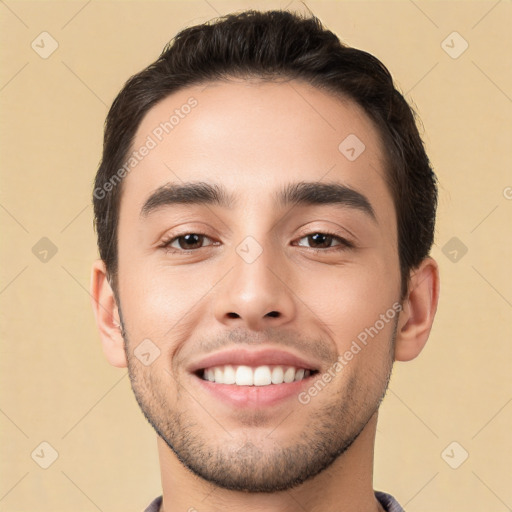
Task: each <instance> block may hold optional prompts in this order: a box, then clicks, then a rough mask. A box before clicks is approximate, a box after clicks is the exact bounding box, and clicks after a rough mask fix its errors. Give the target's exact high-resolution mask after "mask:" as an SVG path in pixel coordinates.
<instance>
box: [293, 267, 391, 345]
mask: <svg viewBox="0 0 512 512" xmlns="http://www.w3.org/2000/svg"><path fill="white" fill-rule="evenodd" d="M383 267H384V266H383V265H382V264H381V265H378V264H377V263H376V264H375V265H373V266H364V267H363V266H357V267H356V266H354V267H352V268H350V269H349V268H343V269H336V268H330V269H328V270H327V272H326V274H325V275H322V274H321V273H316V274H314V275H312V274H311V275H310V276H309V277H305V278H303V279H302V285H301V287H302V290H303V292H302V293H301V294H298V295H299V296H300V298H301V299H302V300H303V302H304V304H305V305H306V306H307V307H308V308H309V309H310V311H312V312H313V313H314V315H315V317H316V318H317V319H318V320H320V321H321V322H322V323H323V324H324V327H325V332H326V335H327V336H329V337H331V338H334V339H335V340H336V345H337V350H338V353H342V352H344V351H345V350H347V349H348V347H350V345H351V343H352V341H354V340H357V339H359V340H360V341H361V340H362V341H363V342H364V341H365V335H366V338H367V340H373V339H375V340H383V341H384V340H389V339H390V336H391V334H392V327H393V322H394V319H395V317H396V315H397V313H396V310H395V309H393V304H395V302H396V301H397V300H398V290H399V287H398V283H395V280H393V281H390V278H389V272H390V270H389V269H387V273H388V277H387V278H386V277H384V275H385V274H384V268H383ZM396 307H397V305H396V304H395V308H396ZM368 332H371V333H372V336H370V335H369V334H368ZM383 344H384V345H385V347H386V348H387V346H388V343H387V342H386V343H380V345H383ZM375 349H376V350H379V352H380V349H379V348H377V347H376V348H375Z"/></svg>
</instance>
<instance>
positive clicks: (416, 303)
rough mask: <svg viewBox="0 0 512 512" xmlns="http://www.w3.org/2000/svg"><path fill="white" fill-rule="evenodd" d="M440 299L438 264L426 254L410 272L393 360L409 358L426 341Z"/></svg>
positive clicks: (412, 357) (414, 355) (420, 349)
mask: <svg viewBox="0 0 512 512" xmlns="http://www.w3.org/2000/svg"><path fill="white" fill-rule="evenodd" d="M438 300H439V268H438V265H437V263H436V261H435V260H434V259H432V258H430V257H428V258H425V259H424V260H423V261H422V262H421V264H420V265H419V267H418V268H417V269H415V270H414V271H412V272H411V275H410V278H409V286H408V290H407V297H406V298H405V299H404V301H403V309H402V311H401V312H400V317H399V320H398V328H397V334H396V342H395V361H410V360H411V359H414V358H415V357H416V356H418V354H419V353H420V352H421V351H422V349H423V347H424V346H425V344H426V343H427V340H428V336H429V334H430V329H431V328H432V323H433V322H434V316H435V314H436V310H437V303H438Z"/></svg>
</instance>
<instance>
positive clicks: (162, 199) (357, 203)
mask: <svg viewBox="0 0 512 512" xmlns="http://www.w3.org/2000/svg"><path fill="white" fill-rule="evenodd" d="M274 200H275V201H276V203H277V205H278V206H280V207H286V206H288V205H299V206H300V205H329V204H333V205H341V206H346V207H349V208H354V209H357V210H360V211H362V212H363V213H365V214H366V215H368V216H369V217H370V218H371V219H372V220H373V221H375V222H377V218H376V216H375V211H374V209H373V207H372V205H371V203H370V201H369V200H368V198H367V197H366V196H364V195H363V194H362V193H361V192H358V191H357V190H354V189H353V188H350V187H347V186H346V185H342V184H341V183H336V182H332V183H319V182H317V181H313V182H304V181H301V182H296V183H289V184H288V185H286V186H285V187H284V188H283V189H282V190H280V191H278V192H277V193H275V194H274ZM236 203H237V201H236V198H235V196H234V195H232V194H230V193H229V192H228V191H227V190H226V189H225V187H224V186H222V185H220V184H211V183H206V182H188V183H182V184H179V183H167V184H165V185H163V186H161V187H159V188H157V189H156V190H155V191H154V192H153V193H152V194H151V195H150V196H149V197H148V198H147V200H146V201H145V203H144V205H143V206H142V209H141V212H140V215H141V217H147V216H148V215H149V214H150V213H152V212H153V211H155V210H158V209H160V208H163V207H165V206H172V205H175V204H197V205H201V204H211V205H217V206H221V207H223V208H228V209H232V208H233V207H234V205H235V204H236Z"/></svg>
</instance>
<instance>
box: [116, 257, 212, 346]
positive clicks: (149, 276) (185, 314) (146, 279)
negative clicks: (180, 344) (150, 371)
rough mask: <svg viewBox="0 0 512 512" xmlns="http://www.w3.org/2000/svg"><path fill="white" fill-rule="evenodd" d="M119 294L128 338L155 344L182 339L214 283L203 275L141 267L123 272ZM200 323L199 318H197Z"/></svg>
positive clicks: (156, 266)
mask: <svg viewBox="0 0 512 512" xmlns="http://www.w3.org/2000/svg"><path fill="white" fill-rule="evenodd" d="M119 275H120V276H122V279H121V280H120V292H121V302H122V310H123V315H124V317H125V323H126V328H127V331H128V334H129V335H130V336H131V337H133V336H137V337H138V338H141V339H142V338H150V339H152V340H153V339H154V340H155V342H158V343H163V342H165V340H169V339H175V338H179V334H178V333H180V332H183V329H186V326H187V325H189V323H190V321H191V318H193V317H194V313H195V312H196V311H197V308H200V307H202V304H203V303H204V301H205V298H206V297H207V296H208V292H209V290H211V289H212V287H213V283H214V282H215V280H212V284H210V279H209V276H208V275H205V274H204V272H200V271H198V270H197V269H195V270H185V269H184V267H177V268H176V269H170V268H169V267H166V268H160V267H159V266H158V264H157V265H147V266H146V265H139V266H138V268H135V266H133V267H132V269H131V270H130V271H126V270H125V271H124V272H123V271H122V270H121V268H120V274H119ZM196 320H197V318H196Z"/></svg>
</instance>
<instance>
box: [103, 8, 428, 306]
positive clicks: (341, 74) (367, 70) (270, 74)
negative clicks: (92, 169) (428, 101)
mask: <svg viewBox="0 0 512 512" xmlns="http://www.w3.org/2000/svg"><path fill="white" fill-rule="evenodd" d="M230 78H243V79H253V78H257V79H261V80H268V81H274V80H278V79H283V78H284V79H292V80H293V79H297V80H302V81H306V82H307V83H309V84H311V85H313V86H314V87H317V88H319V89H321V90H324V91H327V92H330V93H332V94H334V95H336V96H338V97H343V98H348V99H349V100H352V101H354V102H355V103H357V104H358V105H359V106H360V107H362V108H363V109H364V111H365V112H366V113H367V115H368V116H369V117H370V119H371V120H372V121H373V123H374V125H375V126H376V128H377V131H378V133H379V135H380V137H381V140H382V142H383V147H384V148H385V155H384V158H385V164H386V174H385V178H386V182H387V186H388V187H389V190H390V192H391V195H392V197H393V201H394V205H395V213H396V219H397V226H398V253H399V264H400V273H401V283H402V284H401V294H402V298H404V297H405V295H406V292H407V287H408V280H409V273H410V271H411V270H412V269H414V268H416V267H418V265H419V264H420V263H421V261H422V260H423V259H424V258H425V257H427V256H428V254H429V251H430V248H431V246H432V243H433V239H434V227H435V216H436V208H437V179H436V176H435V174H434V172H433V169H432V167H431V165H430V162H429V159H428V157H427V154H426V152H425V149H424V146H423V141H422V139H421V136H420V134H419V132H418V128H417V126H416V122H415V113H414V111H413V109H412V108H411V107H410V106H409V105H408V103H407V102H406V100H405V99H404V97H403V96H402V94H401V93H400V92H399V91H398V90H397V88H396V87H395V85H394V83H393V79H392V77H391V74H390V73H389V71H388V70H387V68H386V67H385V66H384V65H383V64H382V62H380V60H378V59H377V58H376V57H374V56H373V55H371V54H369V53H367V52H365V51H362V50H359V49H356V48H352V47H350V46H348V45H346V44H344V43H342V42H341V41H340V40H339V38H338V37H337V36H336V35H335V34H334V33H333V32H331V31H330V30H327V29H325V28H324V27H323V25H322V23H321V22H320V20H319V19H318V18H317V17H315V16H314V15H311V16H305V15H301V14H296V13H292V12H289V11H285V10H271V11H255V10H247V11H243V12H240V13H235V14H229V15H226V16H222V17H220V18H217V19H215V20H211V21H210V22H207V23H204V24H200V25H195V26H192V27H188V28H186V29H184V30H182V31H181V32H179V33H178V34H177V35H176V36H175V37H174V39H173V40H171V41H170V42H169V43H168V44H167V45H166V47H165V48H164V50H163V52H162V53H161V55H160V57H159V58H158V59H157V60H156V61H155V62H153V63H152V64H150V65H149V66H148V67H147V68H145V69H144V70H142V71H141V72H140V73H137V74H136V75H134V76H132V77H131V78H130V79H129V80H128V81H127V82H126V83H125V85H124V87H123V88H122V90H121V91H120V92H119V94H118V95H117V97H116V98H115V100H114V102H113V104H112V106H111V108H110V110H109V112H108V115H107V118H106V121H105V133H104V144H103V155H102V159H101V163H100V166H99V169H98V172H97V174H96V179H95V184H94V187H95V188H94V193H93V204H94V215H95V227H96V230H97V235H98V247H99V252H100V257H101V259H102V260H103V261H104V262H105V265H106V268H107V276H108V278H109V281H110V283H111V285H112V286H113V289H114V292H116V289H117V268H118V249H117V231H118V222H119V209H120V200H121V193H122V182H121V183H119V185H118V186H112V183H113V181H112V180H113V178H116V173H118V172H119V170H120V169H121V168H122V167H123V166H124V165H125V162H126V159H127V157H128V154H129V152H130V150H131V146H132V144H133V141H134V138H135V134H136V132H137V129H138V127H139V125H140V123H141V121H142V119H143V117H144V115H145V114H146V113H147V112H148V111H149V110H150V109H151V107H153V106H154V105H156V104H157V103H158V102H159V101H161V100H163V99H164V98H166V97H167V96H169V95H170V94H172V93H174V92H177V91H179V90H181V89H184V88H186V87H188V86H192V85H198V84H203V83H208V82H212V81H218V80H229V79H230ZM117 176H119V174H118V175H117ZM109 184H110V186H109Z"/></svg>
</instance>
